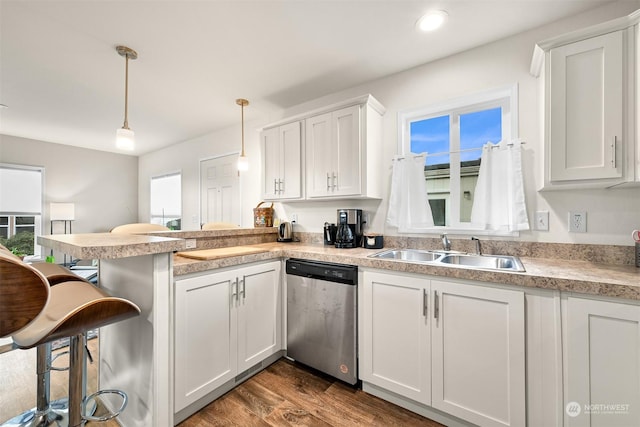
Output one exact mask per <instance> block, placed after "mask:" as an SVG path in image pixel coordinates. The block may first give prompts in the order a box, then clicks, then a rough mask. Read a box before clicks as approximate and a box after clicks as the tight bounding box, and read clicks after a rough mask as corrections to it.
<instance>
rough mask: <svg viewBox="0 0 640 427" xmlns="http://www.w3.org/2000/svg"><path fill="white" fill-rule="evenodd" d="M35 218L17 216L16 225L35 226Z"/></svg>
mask: <svg viewBox="0 0 640 427" xmlns="http://www.w3.org/2000/svg"><path fill="white" fill-rule="evenodd" d="M35 223H36V222H35V217H33V216H17V217H16V225H33V224H35Z"/></svg>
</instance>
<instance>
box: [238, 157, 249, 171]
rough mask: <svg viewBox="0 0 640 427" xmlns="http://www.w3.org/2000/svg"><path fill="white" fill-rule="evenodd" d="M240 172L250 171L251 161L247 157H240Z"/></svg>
mask: <svg viewBox="0 0 640 427" xmlns="http://www.w3.org/2000/svg"><path fill="white" fill-rule="evenodd" d="M238 170H239V171H247V170H249V159H247V156H238Z"/></svg>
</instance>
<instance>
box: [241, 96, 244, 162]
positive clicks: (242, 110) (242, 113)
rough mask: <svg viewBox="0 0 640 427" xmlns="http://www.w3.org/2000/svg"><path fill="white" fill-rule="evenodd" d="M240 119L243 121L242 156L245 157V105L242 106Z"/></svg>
mask: <svg viewBox="0 0 640 427" xmlns="http://www.w3.org/2000/svg"><path fill="white" fill-rule="evenodd" d="M240 117H241V121H242V153H241V154H240V155H241V156H242V157H244V103H243V104H241V105H240Z"/></svg>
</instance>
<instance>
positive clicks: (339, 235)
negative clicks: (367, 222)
mask: <svg viewBox="0 0 640 427" xmlns="http://www.w3.org/2000/svg"><path fill="white" fill-rule="evenodd" d="M362 224H363V222H362V209H338V228H337V230H336V242H335V246H336V248H359V247H360V246H362Z"/></svg>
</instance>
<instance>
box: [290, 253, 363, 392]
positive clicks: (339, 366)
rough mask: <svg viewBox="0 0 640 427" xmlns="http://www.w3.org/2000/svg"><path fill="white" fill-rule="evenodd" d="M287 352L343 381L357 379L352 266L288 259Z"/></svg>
mask: <svg viewBox="0 0 640 427" xmlns="http://www.w3.org/2000/svg"><path fill="white" fill-rule="evenodd" d="M286 272H287V356H288V357H289V358H291V359H293V360H295V361H297V362H300V363H302V364H305V365H307V366H310V367H312V368H315V369H317V370H319V371H322V372H324V373H327V374H329V375H331V376H333V377H335V378H338V379H340V380H342V381H345V382H347V383H349V384H355V383H356V382H357V381H358V359H357V356H358V352H357V284H358V267H357V266H355V265H343V264H329V263H325V262H318V261H307V260H301V259H289V260H287V262H286Z"/></svg>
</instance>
